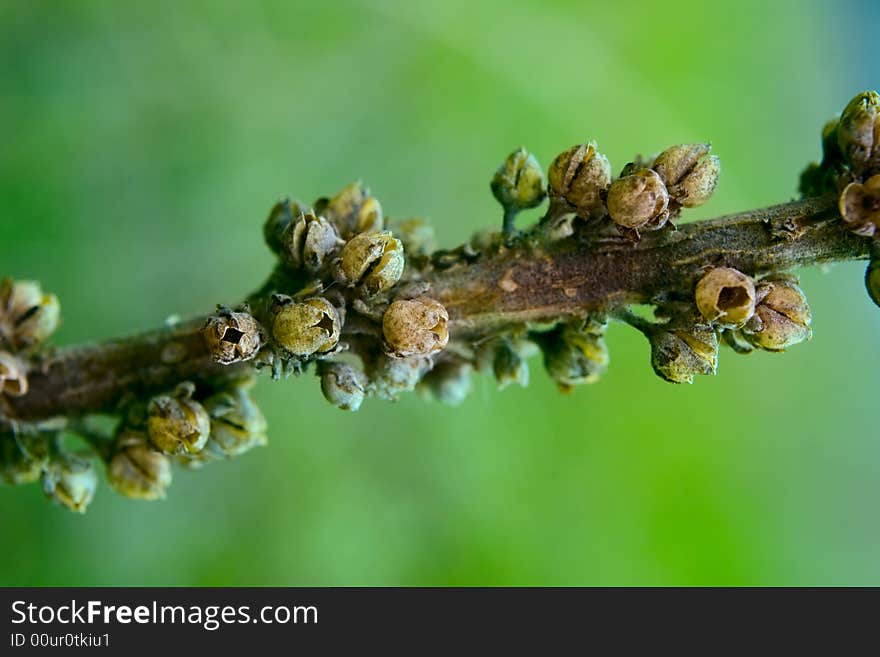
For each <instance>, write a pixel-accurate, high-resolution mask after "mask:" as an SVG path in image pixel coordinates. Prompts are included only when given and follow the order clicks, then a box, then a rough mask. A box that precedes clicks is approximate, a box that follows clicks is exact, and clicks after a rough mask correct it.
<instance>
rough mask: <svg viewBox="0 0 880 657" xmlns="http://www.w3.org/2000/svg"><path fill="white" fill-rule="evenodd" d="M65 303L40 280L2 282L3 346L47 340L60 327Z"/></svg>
mask: <svg viewBox="0 0 880 657" xmlns="http://www.w3.org/2000/svg"><path fill="white" fill-rule="evenodd" d="M60 317H61V305H60V304H59V303H58V297H56V296H55V295H54V294H44V293H43V290H42V289H41V288H40V284H39V283H37V282H36V281H13V280H12V279H10V278H6V279H3V281H0V345H2V344H6V345H8V346H9V347H10V348H11V349H12V350H13V351H16V350H19V349H26V348H28V347H33V346H36V345H38V344H40V343H41V342H44V341H45V340H46V339H47V338H48V337H49V336H50V335H52V333H54V332H55V329H56V328H58V324H59V323H60Z"/></svg>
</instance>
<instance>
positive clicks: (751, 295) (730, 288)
mask: <svg viewBox="0 0 880 657" xmlns="http://www.w3.org/2000/svg"><path fill="white" fill-rule="evenodd" d="M694 299H695V300H696V303H697V308H698V309H699V311H700V314H701V315H702V316H703V317H705V318H706V319H707V320H709V321H710V322H716V321H717V322H718V323H720V324H724V325H725V326H742V325H743V324H745V323H746V322H747V321H748V320H749V318H750V317H751V316H752V314H753V313H754V312H755V284H754V283H753V282H752V279H751V278H750V277H748V276H746V275H745V274H743V273H742V272H741V271H738V270H736V269H732V268H730V267H715V268H713V269H710V270H709V271H707V272H706V273H705V274H704V275H703V277H702V278H701V279H700V281H699V283H697V289H696V291H695V293H694Z"/></svg>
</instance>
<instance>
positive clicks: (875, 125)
mask: <svg viewBox="0 0 880 657" xmlns="http://www.w3.org/2000/svg"><path fill="white" fill-rule="evenodd" d="M837 143H838V145H839V146H840V150H841V152H842V153H843V157H844V159H845V160H846V162H847V164H849V166H850V168H851V169H852V170H853V171H854V172H855V173H856V175H861V174H862V173H863V172H864V171H866V170H875V169H877V168H878V167H880V95H878V94H877V92H876V91H865V92H863V93H860V94H859V95H858V96H856V97H855V98H853V99H852V100H851V101H850V102H849V104H848V105H847V106H846V108H845V109H844V110H843V114H841V116H840V123H839V125H838V127H837Z"/></svg>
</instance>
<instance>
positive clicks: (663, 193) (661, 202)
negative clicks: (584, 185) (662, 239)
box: [606, 169, 669, 230]
mask: <svg viewBox="0 0 880 657" xmlns="http://www.w3.org/2000/svg"><path fill="white" fill-rule="evenodd" d="M606 202H607V205H608V214H609V215H611V220H612V221H613V222H614V223H616V224H617V225H618V226H622V227H623V228H627V229H635V230H656V229H658V228H662V227H663V225H664V224H665V223H666V220H667V219H668V218H669V212H668V211H667V207H668V206H669V193H668V192H667V190H666V186H665V185H664V184H663V181H662V180H661V179H660V176H658V175H657V172H656V171H653V170H652V169H642V170H641V171H637V172H636V173H634V174H632V175H629V176H624V177H623V178H618V179H617V180H615V181H614V182H613V183H611V187H609V188H608V198H607V199H606Z"/></svg>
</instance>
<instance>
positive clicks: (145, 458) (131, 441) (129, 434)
mask: <svg viewBox="0 0 880 657" xmlns="http://www.w3.org/2000/svg"><path fill="white" fill-rule="evenodd" d="M107 481H108V482H110V485H111V486H113V488H115V489H116V491H117V492H118V493H120V494H121V495H125V497H130V498H132V499H138V500H158V499H161V498H163V497H165V491H166V490H167V489H168V487H169V486H170V485H171V461H169V460H168V457H167V456H165V455H163V454H160V453H159V452H156V451H154V450H153V449H151V448H150V446H149V445H148V444H147V437H146V435H144V434H143V433H141V432H139V431H136V430H134V429H123V430H122V431H121V432H120V433H119V435H118V436H117V437H116V442H115V445H114V452H113V455H112V456H111V457H110V462H109V463H108V464H107Z"/></svg>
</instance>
